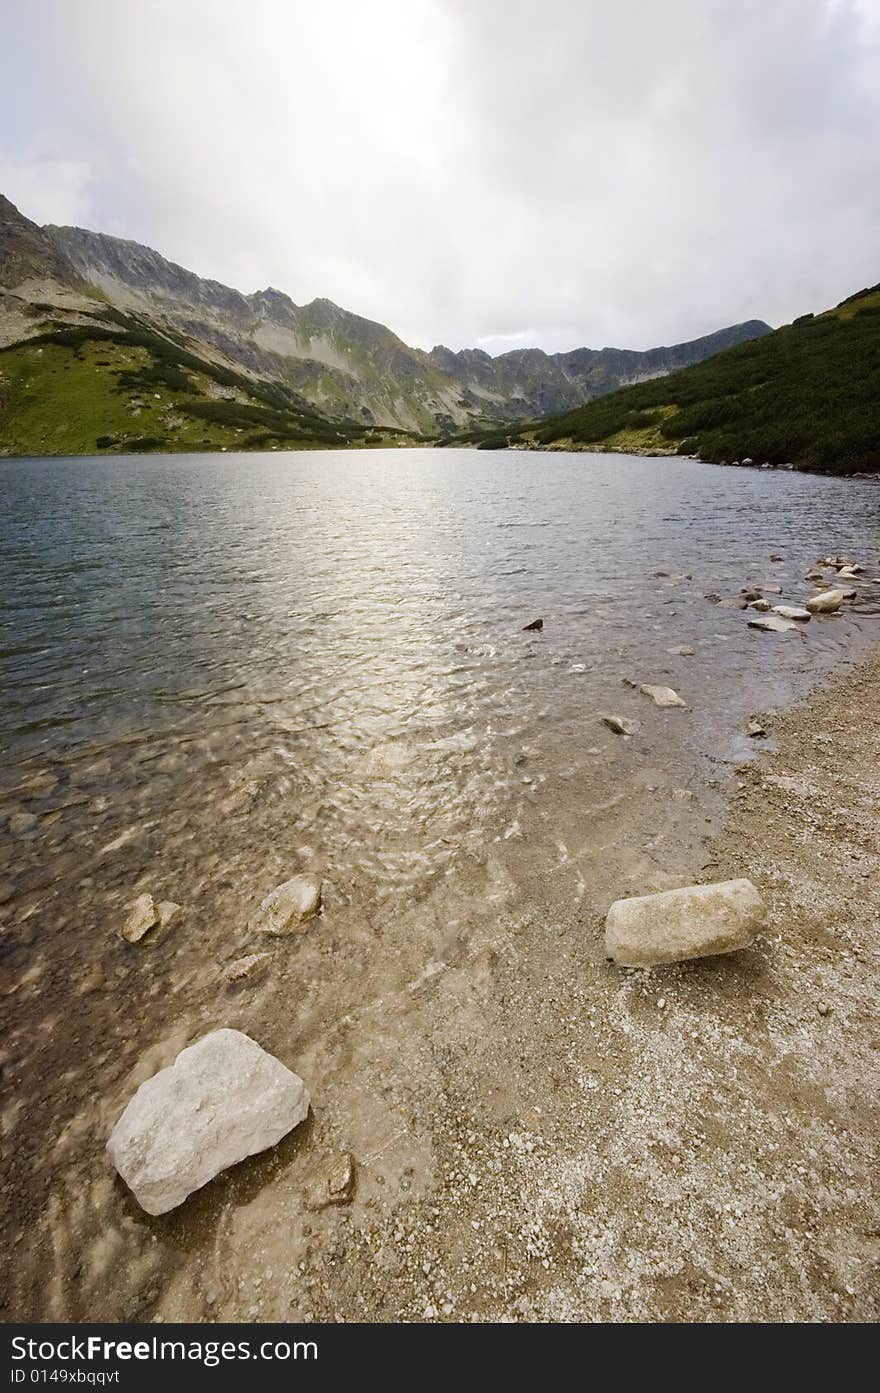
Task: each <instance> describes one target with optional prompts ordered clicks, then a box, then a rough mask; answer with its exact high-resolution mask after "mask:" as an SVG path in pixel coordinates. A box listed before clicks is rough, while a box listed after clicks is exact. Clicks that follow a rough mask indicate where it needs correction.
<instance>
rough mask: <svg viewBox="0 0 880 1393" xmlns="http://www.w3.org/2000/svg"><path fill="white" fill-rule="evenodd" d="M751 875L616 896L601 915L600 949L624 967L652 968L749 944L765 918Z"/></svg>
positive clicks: (746, 946)
mask: <svg viewBox="0 0 880 1393" xmlns="http://www.w3.org/2000/svg"><path fill="white" fill-rule="evenodd" d="M764 913H765V911H764V904H763V901H762V900H761V896H760V895H759V894H758V891H757V890H756V889H755V886H754V885H753V884H752V882H751V881H750V880H726V881H720V882H718V883H717V884H715V885H689V886H687V887H686V888H685V889H683V890H664V891H662V892H661V893H660V894H658V895H641V896H638V897H637V898H635V899H631V900H616V901H615V903H614V904H613V905H612V906H611V908H610V909H609V911H608V915H607V917H606V920H605V949H606V952H607V954H608V956H609V957H610V958H613V959H614V961H615V962H617V963H620V964H621V965H622V966H624V967H654V966H656V965H658V964H660V963H675V962H684V961H685V960H687V959H688V958H705V957H709V956H711V955H713V954H715V953H733V952H735V951H736V950H737V949H739V948H748V946H749V944H750V943H751V942H752V940H753V939H754V937H755V934H756V933H757V932H758V931H759V929H760V928H761V926H762V924H763V922H764Z"/></svg>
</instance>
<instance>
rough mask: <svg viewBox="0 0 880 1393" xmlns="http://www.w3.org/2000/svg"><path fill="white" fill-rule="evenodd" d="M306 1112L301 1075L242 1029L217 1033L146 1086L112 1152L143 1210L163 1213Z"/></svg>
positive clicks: (119, 1128) (110, 1145) (122, 1122)
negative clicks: (292, 1071) (287, 1066)
mask: <svg viewBox="0 0 880 1393" xmlns="http://www.w3.org/2000/svg"><path fill="white" fill-rule="evenodd" d="M308 1110H309V1093H308V1089H307V1088H306V1086H305V1084H304V1083H303V1081H302V1079H301V1078H299V1077H298V1075H296V1074H293V1073H291V1071H290V1070H289V1069H287V1068H285V1066H284V1065H283V1064H282V1063H281V1061H280V1060H278V1059H276V1058H275V1057H274V1056H273V1055H271V1054H267V1052H266V1051H265V1050H264V1049H262V1048H261V1047H260V1046H259V1045H258V1044H257V1043H256V1041H255V1040H252V1039H251V1038H250V1037H249V1036H248V1035H245V1034H243V1033H242V1032H241V1031H240V1030H225V1029H224V1030H213V1031H211V1033H210V1034H209V1035H205V1036H203V1037H202V1039H201V1040H198V1041H197V1042H196V1044H194V1045H190V1046H189V1047H188V1049H185V1050H181V1052H180V1054H179V1055H178V1056H177V1058H176V1060H175V1061H174V1063H173V1065H171V1067H170V1068H168V1069H162V1070H160V1071H159V1073H158V1074H154V1075H153V1077H152V1078H151V1079H147V1081H146V1083H142V1084H141V1086H140V1088H139V1089H138V1090H137V1092H136V1093H135V1095H134V1097H133V1098H132V1099H131V1101H130V1102H129V1104H128V1106H127V1108H126V1109H125V1112H124V1113H123V1114H122V1116H121V1117H120V1119H119V1121H118V1122H117V1124H116V1126H115V1127H114V1128H113V1131H112V1133H111V1135H110V1139H109V1141H108V1142H107V1150H108V1152H109V1154H110V1158H111V1160H112V1161H113V1164H114V1165H115V1167H116V1169H117V1170H118V1172H119V1174H120V1175H121V1176H122V1179H123V1180H124V1181H125V1183H126V1185H127V1186H128V1188H129V1189H130V1190H131V1192H132V1194H133V1195H134V1197H135V1199H136V1200H137V1202H138V1204H139V1205H140V1206H141V1208H142V1209H145V1210H146V1212H147V1213H148V1214H165V1213H167V1211H168V1210H169V1209H175V1208H176V1207H177V1205H179V1204H182V1203H183V1201H184V1200H185V1199H186V1197H187V1196H188V1195H191V1194H192V1192H193V1191H194V1190H199V1189H201V1187H202V1186H203V1185H206V1184H207V1183H208V1181H209V1180H212V1179H213V1178H214V1176H215V1175H219V1174H220V1172H221V1171H224V1170H226V1169H227V1168H228V1167H229V1166H234V1165H237V1164H238V1162H239V1161H243V1160H244V1159H245V1157H247V1156H255V1155H256V1154H257V1152H259V1151H265V1150H266V1148H267V1147H270V1146H274V1145H275V1144H276V1142H279V1141H280V1140H281V1138H282V1137H283V1136H286V1134H287V1133H288V1132H289V1131H291V1130H292V1128H294V1127H296V1126H297V1125H298V1123H300V1122H302V1120H303V1118H305V1116H306V1115H307V1113H308Z"/></svg>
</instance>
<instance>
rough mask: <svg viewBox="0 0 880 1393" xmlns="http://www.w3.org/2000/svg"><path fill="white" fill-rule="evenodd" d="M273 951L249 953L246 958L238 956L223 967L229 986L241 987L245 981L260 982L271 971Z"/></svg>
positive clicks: (224, 976)
mask: <svg viewBox="0 0 880 1393" xmlns="http://www.w3.org/2000/svg"><path fill="white" fill-rule="evenodd" d="M271 961H272V954H271V953H249V954H248V955H247V957H245V958H236V959H235V961H234V962H231V963H229V964H228V966H227V967H225V968H224V969H223V980H224V982H225V983H226V985H227V986H228V987H241V986H244V984H245V982H259V981H261V980H262V978H263V977H265V975H266V973H267V972H268V971H269V964H270V962H271Z"/></svg>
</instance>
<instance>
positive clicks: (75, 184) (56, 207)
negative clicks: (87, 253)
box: [0, 150, 92, 224]
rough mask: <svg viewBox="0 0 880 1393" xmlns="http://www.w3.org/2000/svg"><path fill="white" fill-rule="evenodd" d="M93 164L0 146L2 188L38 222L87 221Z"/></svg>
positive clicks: (0, 189) (89, 210) (1, 189)
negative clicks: (21, 153) (8, 151)
mask: <svg viewBox="0 0 880 1393" xmlns="http://www.w3.org/2000/svg"><path fill="white" fill-rule="evenodd" d="M91 182H92V170H91V166H90V165H89V164H88V163H87V162H86V161H85V160H65V159H52V158H51V157H48V156H46V155H43V154H33V155H30V156H27V155H25V156H23V157H22V156H19V157H15V156H14V155H11V154H6V153H4V151H2V150H0V192H2V193H4V194H5V195H6V197H7V198H9V199H11V200H12V202H13V203H15V204H16V205H17V206H18V207H20V208H21V209H22V210H23V211H24V212H25V213H26V214H27V216H28V217H29V218H31V219H32V220H33V221H34V222H38V223H41V224H43V223H50V222H51V223H84V222H85V223H87V222H88V219H89V216H90V214H91V199H90V196H89V187H90V184H91Z"/></svg>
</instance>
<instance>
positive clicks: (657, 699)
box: [639, 682, 687, 706]
mask: <svg viewBox="0 0 880 1393" xmlns="http://www.w3.org/2000/svg"><path fill="white" fill-rule="evenodd" d="M639 691H640V692H641V693H642V695H643V696H646V697H650V698H651V700H652V701H653V703H654V705H655V706H687V702H686V701H682V699H681V697H680V696H679V695H678V692H674V691H673V690H672V688H671V687H652V686H651V684H650V682H643V683H642V685H641V686H640V687H639Z"/></svg>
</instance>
